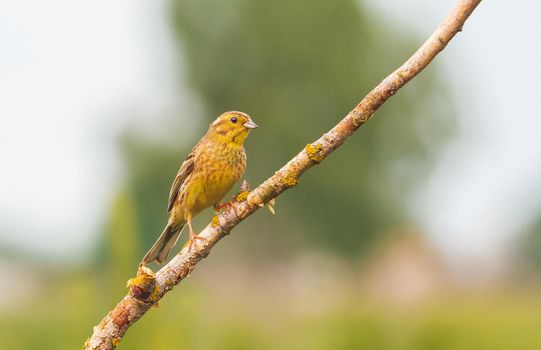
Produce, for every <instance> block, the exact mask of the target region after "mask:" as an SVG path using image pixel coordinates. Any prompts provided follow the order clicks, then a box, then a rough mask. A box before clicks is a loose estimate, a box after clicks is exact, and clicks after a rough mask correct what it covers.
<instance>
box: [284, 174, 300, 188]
mask: <svg viewBox="0 0 541 350" xmlns="http://www.w3.org/2000/svg"><path fill="white" fill-rule="evenodd" d="M298 183H299V181H298V180H297V179H296V178H295V177H293V176H290V177H286V178H285V179H284V185H286V186H287V187H293V186H296V185H297V184H298Z"/></svg>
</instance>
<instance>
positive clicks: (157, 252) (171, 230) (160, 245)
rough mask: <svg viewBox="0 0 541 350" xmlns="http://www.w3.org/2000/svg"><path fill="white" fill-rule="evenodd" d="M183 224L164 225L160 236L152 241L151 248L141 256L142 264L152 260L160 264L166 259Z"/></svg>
mask: <svg viewBox="0 0 541 350" xmlns="http://www.w3.org/2000/svg"><path fill="white" fill-rule="evenodd" d="M183 227H184V225H180V226H176V227H173V226H172V225H170V224H167V226H165V229H164V230H163V232H162V234H161V235H160V238H158V240H157V241H156V243H154V245H153V246H152V248H150V250H149V251H148V253H146V255H145V257H144V258H143V264H149V263H151V262H153V261H156V262H157V263H158V264H161V263H163V262H164V261H165V259H167V256H168V255H169V252H170V251H171V248H173V246H174V245H175V243H177V239H178V237H179V236H180V232H181V231H182V228H183Z"/></svg>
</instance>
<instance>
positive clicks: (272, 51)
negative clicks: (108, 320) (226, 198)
mask: <svg viewBox="0 0 541 350" xmlns="http://www.w3.org/2000/svg"><path fill="white" fill-rule="evenodd" d="M171 13H172V20H173V24H174V31H175V33H176V34H177V36H176V37H177V39H178V46H179V48H180V49H179V51H180V55H181V57H182V58H181V59H179V66H181V67H183V68H184V70H185V71H186V72H187V74H186V75H187V76H186V77H185V79H186V80H187V83H188V84H189V86H190V87H191V88H192V90H193V91H194V92H195V94H196V95H197V96H199V97H200V99H201V101H202V103H203V108H202V109H203V110H204V111H205V112H204V113H197V112H192V111H183V113H180V112H179V115H178V116H176V118H181V119H182V120H183V121H184V122H185V123H190V124H194V120H195V119H196V118H200V119H202V120H203V121H204V122H202V123H200V125H208V123H210V122H211V121H212V120H213V119H214V118H215V117H216V116H217V115H219V114H220V113H222V112H223V111H226V110H230V109H236V110H242V111H246V112H248V113H249V114H251V115H252V117H253V118H254V120H255V121H256V122H257V123H258V124H259V125H260V128H259V129H258V130H256V131H255V132H253V133H252V135H251V136H250V137H249V138H248V140H247V144H246V148H247V153H248V170H247V172H246V175H245V178H246V179H248V181H249V182H250V183H252V184H253V185H256V184H258V183H260V182H261V181H262V180H264V179H265V178H267V177H268V176H270V175H272V174H273V172H274V171H276V170H277V169H278V168H279V167H281V166H282V165H283V164H284V163H285V162H286V161H287V160H289V159H290V158H291V157H292V156H293V155H294V154H296V153H297V152H298V151H300V150H301V149H302V148H303V147H304V145H306V143H308V142H311V141H313V140H315V139H316V138H318V137H319V136H320V135H321V134H322V133H323V132H324V131H326V130H328V129H329V128H330V127H332V126H333V125H334V124H335V123H336V122H337V121H338V120H339V119H340V118H341V117H343V116H344V115H345V114H347V112H348V111H349V110H350V109H351V108H352V107H353V106H354V105H355V104H356V103H357V102H358V101H359V99H360V98H361V97H362V96H363V95H364V94H366V93H367V92H368V91H369V89H371V88H372V87H373V86H375V84H376V83H378V82H379V81H380V80H381V79H382V78H383V77H384V76H385V75H386V74H388V73H389V72H391V71H392V70H394V69H395V68H396V67H397V66H398V65H399V64H401V63H402V62H403V61H404V60H405V59H406V58H407V57H408V56H409V55H410V54H411V53H412V52H413V50H414V49H415V48H416V47H417V46H418V44H419V41H418V40H416V39H415V38H412V37H409V36H407V35H405V34H404V33H396V32H392V31H390V30H387V29H386V27H385V25H384V23H385V20H383V19H381V18H377V17H374V15H372V14H371V15H368V14H366V13H364V11H363V9H362V7H360V6H359V4H358V2H356V1H352V0H338V1H322V0H297V1H285V0H278V1H251V0H234V1H226V2H225V1H219V0H200V1H190V0H171ZM411 86H412V87H411V88H405V89H403V90H401V91H400V93H399V94H398V95H397V96H396V97H394V98H393V99H392V101H391V102H390V103H388V104H386V105H385V106H384V107H383V108H382V109H381V111H380V112H378V115H377V117H376V118H375V119H374V120H373V121H371V122H370V123H369V124H368V125H367V126H365V127H364V128H363V129H364V130H362V132H361V133H360V134H359V135H355V137H352V138H351V140H349V141H348V143H347V144H346V145H345V146H344V147H342V148H341V149H340V150H339V151H338V152H336V153H335V154H333V155H332V156H331V157H330V158H329V159H328V160H326V161H325V162H324V163H323V164H321V165H320V166H318V168H317V169H315V170H314V171H311V172H309V173H307V174H306V175H304V176H303V177H302V178H301V180H300V185H299V186H298V188H296V189H295V191H294V193H291V194H289V193H288V194H287V195H285V196H282V197H280V199H279V200H278V205H277V210H278V216H277V218H276V219H274V218H270V217H268V216H265V215H262V214H259V215H257V218H256V219H254V220H253V221H251V220H248V222H246V223H243V224H242V225H241V228H240V230H236V231H241V232H242V231H244V232H257V235H243V239H245V240H247V242H248V243H247V244H248V245H252V247H253V246H254V245H255V246H257V247H258V248H257V250H259V251H261V250H262V249H261V248H264V250H265V251H277V250H278V251H283V250H284V249H296V248H298V246H301V245H303V246H305V245H306V244H307V243H309V244H315V245H317V246H319V247H324V248H329V249H331V250H334V251H337V252H342V253H347V254H360V253H362V252H363V250H366V248H368V247H369V246H370V244H371V243H372V242H373V241H374V239H375V237H377V236H381V235H383V234H385V233H386V232H388V231H389V230H390V229H391V227H392V226H393V225H396V224H397V223H400V222H403V221H404V220H407V215H408V208H407V203H408V200H409V199H411V198H409V197H410V196H411V195H412V192H413V190H414V188H415V186H416V185H418V184H420V183H422V180H423V179H424V178H425V175H426V174H427V170H428V169H429V167H430V165H431V162H432V160H433V159H434V156H435V155H436V154H437V150H438V149H439V148H440V146H442V144H443V143H444V141H445V140H446V136H447V135H448V134H449V131H450V130H451V128H450V124H451V123H450V122H449V121H450V120H452V114H451V112H450V111H451V107H450V106H449V105H448V104H447V102H446V101H445V98H444V94H445V88H444V86H443V84H442V83H441V82H440V81H439V80H438V79H437V78H436V77H435V76H434V74H425V75H424V76H421V77H420V78H419V79H415V80H414V81H413V82H412V83H411ZM186 113H187V114H188V115H186ZM203 114H204V115H203ZM172 125H173V124H172ZM175 125H176V124H175ZM182 129H183V128H182V127H180V128H178V129H175V128H171V134H170V135H164V138H166V139H173V140H178V141H177V144H178V149H176V150H175V151H171V150H170V149H168V148H167V147H165V146H163V144H159V143H153V142H147V141H144V140H143V139H141V138H139V137H137V136H136V135H134V134H130V133H129V132H128V133H127V134H126V135H125V137H124V139H123V149H124V151H125V152H124V154H125V159H126V164H127V167H126V170H127V173H128V174H129V176H130V179H129V181H130V190H131V191H133V193H134V198H135V200H136V207H137V217H138V218H139V220H140V225H141V227H142V231H141V234H143V235H144V237H145V238H144V245H143V246H144V247H149V246H150V245H151V244H152V241H153V240H154V239H155V238H156V237H157V235H158V234H159V232H161V230H162V226H163V225H164V224H165V203H166V198H167V195H168V191H169V186H170V185H171V182H172V180H173V177H174V175H175V174H176V171H177V169H178V167H179V166H180V163H181V160H183V159H184V157H185V156H186V155H187V154H188V152H189V150H190V148H191V146H192V145H193V144H195V142H196V141H197V139H198V138H199V137H200V136H201V135H202V134H203V133H204V132H205V130H204V129H205V128H202V129H200V132H199V133H197V134H196V135H193V134H188V133H186V132H183V130H182ZM181 147H183V148H182V149H181ZM202 223H203V224H204V222H202ZM256 236H257V237H256ZM273 248H276V249H273ZM143 250H145V249H144V248H142V250H141V251H140V253H141V254H143Z"/></svg>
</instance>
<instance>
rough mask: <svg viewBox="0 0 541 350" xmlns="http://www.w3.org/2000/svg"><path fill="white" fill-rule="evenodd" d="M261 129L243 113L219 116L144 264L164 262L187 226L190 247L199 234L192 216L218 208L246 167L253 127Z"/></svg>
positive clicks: (182, 173) (178, 181)
mask: <svg viewBox="0 0 541 350" xmlns="http://www.w3.org/2000/svg"><path fill="white" fill-rule="evenodd" d="M255 128H257V125H256V123H254V122H253V121H252V119H251V118H250V116H249V115H248V114H246V113H242V112H235V111H232V112H225V113H224V114H222V115H221V116H219V117H218V119H216V120H215V121H214V122H212V124H210V127H209V129H208V131H207V133H206V134H205V136H203V138H202V139H201V140H199V142H198V143H197V145H195V147H194V148H193V149H192V151H191V153H190V154H189V155H188V157H187V158H186V160H185V161H184V163H182V165H181V167H180V170H179V171H178V174H177V177H176V178H175V181H174V182H173V186H172V187H171V192H170V193H169V204H168V206H167V212H168V214H169V220H168V222H167V225H166V226H165V229H164V230H163V233H162V234H161V236H160V238H158V240H157V241H156V243H154V245H153V246H152V248H150V250H149V251H148V253H147V254H146V255H145V257H144V258H143V263H144V264H148V263H150V262H152V261H157V262H158V263H160V264H161V263H163V262H164V261H165V259H167V255H169V252H170V251H171V248H172V247H173V246H174V245H175V243H176V241H177V239H178V237H179V235H180V232H181V230H182V228H183V227H184V225H185V224H186V223H188V227H189V229H190V249H191V247H192V245H193V244H194V243H195V241H196V240H197V239H201V240H204V238H202V237H199V236H198V235H197V234H196V233H195V232H194V231H193V228H192V218H193V217H194V216H195V215H197V214H198V213H199V212H201V211H202V210H203V209H206V208H208V207H210V206H212V205H214V206H215V207H216V206H217V205H218V203H219V202H220V201H221V200H222V198H223V197H224V196H225V195H226V194H227V192H229V190H230V189H231V187H233V185H234V184H235V182H237V181H238V179H240V177H241V176H242V174H244V170H246V153H245V151H244V146H243V143H244V140H245V139H246V137H247V136H248V133H249V132H250V129H255Z"/></svg>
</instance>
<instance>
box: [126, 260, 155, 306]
mask: <svg viewBox="0 0 541 350" xmlns="http://www.w3.org/2000/svg"><path fill="white" fill-rule="evenodd" d="M127 287H128V288H129V292H130V295H131V296H132V297H133V298H135V299H137V300H139V301H142V302H151V303H154V302H156V301H157V300H158V293H159V292H160V287H158V285H157V284H156V278H155V276H154V272H152V270H151V269H149V268H148V267H146V266H143V265H140V266H139V269H138V270H137V276H135V277H134V278H130V279H129V280H128V283H127Z"/></svg>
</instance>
